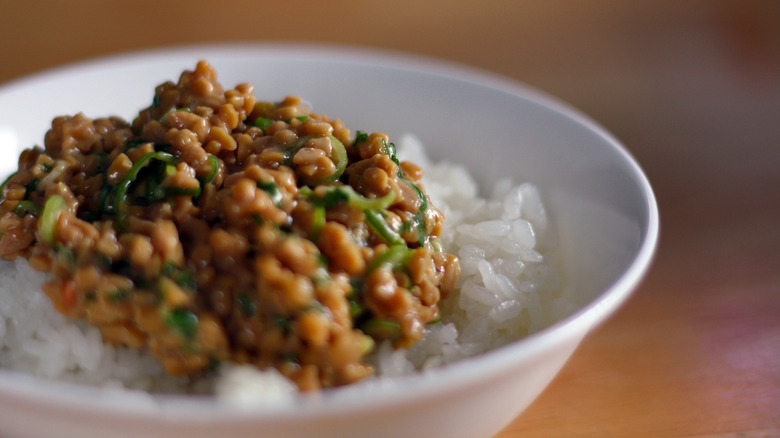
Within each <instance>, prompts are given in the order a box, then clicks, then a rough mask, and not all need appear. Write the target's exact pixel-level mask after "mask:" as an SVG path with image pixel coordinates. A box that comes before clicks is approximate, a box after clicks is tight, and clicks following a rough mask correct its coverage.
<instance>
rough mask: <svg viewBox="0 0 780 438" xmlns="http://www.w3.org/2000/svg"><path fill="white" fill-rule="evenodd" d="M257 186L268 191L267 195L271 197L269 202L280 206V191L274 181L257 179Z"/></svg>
mask: <svg viewBox="0 0 780 438" xmlns="http://www.w3.org/2000/svg"><path fill="white" fill-rule="evenodd" d="M257 187H259V188H260V189H262V190H263V191H264V192H266V193H268V196H269V197H270V198H271V202H273V203H274V205H275V206H277V207H281V205H282V192H280V191H279V187H278V186H277V185H276V183H275V182H273V181H269V182H265V181H258V182H257Z"/></svg>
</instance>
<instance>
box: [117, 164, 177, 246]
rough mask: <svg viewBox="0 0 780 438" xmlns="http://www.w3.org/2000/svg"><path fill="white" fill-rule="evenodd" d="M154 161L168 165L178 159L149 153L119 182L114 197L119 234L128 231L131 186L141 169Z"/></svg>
mask: <svg viewBox="0 0 780 438" xmlns="http://www.w3.org/2000/svg"><path fill="white" fill-rule="evenodd" d="M152 160H159V161H162V162H165V163H168V164H171V163H173V162H175V161H176V157H174V156H173V155H171V154H169V153H166V152H149V153H148V154H146V155H144V156H142V157H141V158H139V159H138V161H136V162H135V164H133V166H132V167H131V168H130V170H129V171H128V172H127V175H125V177H124V178H122V181H120V182H119V184H118V185H117V188H116V194H115V195H114V214H115V215H116V218H115V222H116V228H117V231H119V232H124V231H127V223H126V222H127V217H126V216H127V212H126V204H127V192H128V190H129V189H130V185H131V184H133V183H134V182H135V180H136V178H138V174H139V173H140V172H141V169H143V168H144V167H146V166H148V165H149V163H150V162H151V161H152Z"/></svg>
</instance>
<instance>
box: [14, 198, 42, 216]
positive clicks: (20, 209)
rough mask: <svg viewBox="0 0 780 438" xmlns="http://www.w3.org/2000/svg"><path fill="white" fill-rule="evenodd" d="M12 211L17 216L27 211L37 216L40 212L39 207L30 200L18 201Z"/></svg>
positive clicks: (23, 214)
mask: <svg viewBox="0 0 780 438" xmlns="http://www.w3.org/2000/svg"><path fill="white" fill-rule="evenodd" d="M13 211H14V213H15V214H16V215H17V216H19V217H24V216H25V215H26V214H27V213H30V214H31V215H33V216H36V217H38V216H39V215H40V214H41V207H40V206H39V205H38V204H36V203H34V202H32V201H19V203H17V204H16V207H14V210H13Z"/></svg>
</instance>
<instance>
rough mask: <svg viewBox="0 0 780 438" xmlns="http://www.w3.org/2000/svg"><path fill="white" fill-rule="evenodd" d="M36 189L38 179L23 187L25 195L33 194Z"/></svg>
mask: <svg viewBox="0 0 780 438" xmlns="http://www.w3.org/2000/svg"><path fill="white" fill-rule="evenodd" d="M36 187H38V178H33V179H31V180H30V181H28V182H27V184H25V185H24V189H25V190H26V191H27V193H30V192H34V191H35V188H36Z"/></svg>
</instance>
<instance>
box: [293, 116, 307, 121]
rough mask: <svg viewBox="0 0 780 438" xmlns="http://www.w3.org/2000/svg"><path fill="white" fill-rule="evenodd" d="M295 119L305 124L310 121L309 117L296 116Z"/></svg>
mask: <svg viewBox="0 0 780 438" xmlns="http://www.w3.org/2000/svg"><path fill="white" fill-rule="evenodd" d="M296 119H298V120H300V121H301V122H305V121H307V120H309V119H310V117H309V116H297V117H296Z"/></svg>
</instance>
